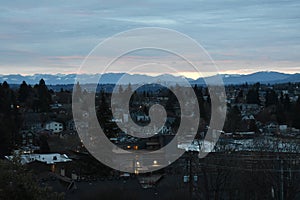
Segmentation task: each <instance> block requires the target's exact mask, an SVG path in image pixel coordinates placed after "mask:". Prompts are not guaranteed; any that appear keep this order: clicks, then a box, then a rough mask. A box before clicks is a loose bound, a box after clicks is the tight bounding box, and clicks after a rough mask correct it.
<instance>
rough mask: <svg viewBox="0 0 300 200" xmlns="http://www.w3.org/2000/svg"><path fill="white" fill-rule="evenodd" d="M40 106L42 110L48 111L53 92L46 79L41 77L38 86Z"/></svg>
mask: <svg viewBox="0 0 300 200" xmlns="http://www.w3.org/2000/svg"><path fill="white" fill-rule="evenodd" d="M37 93H38V107H39V111H40V112H48V111H49V108H50V103H51V102H52V100H51V94H50V92H49V90H48V88H47V86H46V83H45V81H44V79H41V80H40V82H39V84H38V86H37Z"/></svg>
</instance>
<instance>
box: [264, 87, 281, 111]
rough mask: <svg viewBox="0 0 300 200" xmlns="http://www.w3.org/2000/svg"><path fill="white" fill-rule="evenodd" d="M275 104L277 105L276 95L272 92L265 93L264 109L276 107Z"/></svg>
mask: <svg viewBox="0 0 300 200" xmlns="http://www.w3.org/2000/svg"><path fill="white" fill-rule="evenodd" d="M277 103H278V95H277V94H276V92H275V91H274V90H269V91H267V92H266V103H265V107H269V106H271V105H276V104H277Z"/></svg>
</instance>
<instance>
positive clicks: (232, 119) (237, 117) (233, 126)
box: [224, 106, 242, 132]
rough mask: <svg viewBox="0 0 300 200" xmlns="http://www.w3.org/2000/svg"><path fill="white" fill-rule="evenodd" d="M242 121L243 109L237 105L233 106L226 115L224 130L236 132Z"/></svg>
mask: <svg viewBox="0 0 300 200" xmlns="http://www.w3.org/2000/svg"><path fill="white" fill-rule="evenodd" d="M241 121H242V116H241V111H240V110H239V108H238V107H237V106H234V107H233V108H231V109H230V110H229V112H228V114H227V116H226V120H225V124H224V131H225V132H236V131H237V130H238V129H239V128H240V124H241Z"/></svg>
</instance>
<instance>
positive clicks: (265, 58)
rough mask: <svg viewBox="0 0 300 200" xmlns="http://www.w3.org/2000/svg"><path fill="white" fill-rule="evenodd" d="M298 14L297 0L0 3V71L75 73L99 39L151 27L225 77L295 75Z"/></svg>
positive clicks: (299, 42) (298, 49)
mask: <svg viewBox="0 0 300 200" xmlns="http://www.w3.org/2000/svg"><path fill="white" fill-rule="evenodd" d="M299 10H300V2H299V1H297V0H291V1H277V0H276V1H270V0H250V1H239V0H229V1H223V0H214V1H204V0H202V1H201V0H199V1H196V0H194V1H186V2H185V1H174V0H172V1H171V0H167V1H166V0H165V1H161V0H151V1H150V0H145V1H120V0H114V1H95V0H90V1H81V0H72V1H71V0H68V1H62V0H60V1H34V0H28V1H23V0H19V1H3V2H1V4H0V24H1V25H0V43H1V45H0V73H1V74H10V73H14V74H15V73H22V74H32V73H43V72H44V73H69V72H75V71H77V69H78V67H79V66H80V64H81V62H82V60H83V58H84V57H85V56H86V55H87V54H88V53H89V52H90V51H91V50H92V49H93V48H94V47H95V46H96V45H97V44H98V43H99V42H101V41H102V40H103V39H105V38H107V37H109V36H111V35H113V34H116V33H118V32H120V31H125V30H128V29H132V28H139V27H149V26H158V27H165V28H171V29H175V30H177V31H180V32H183V33H185V34H187V35H189V36H190V37H192V38H194V39H195V40H196V41H198V42H199V43H200V44H202V45H203V46H204V48H206V50H207V51H208V52H209V53H210V55H211V56H212V58H213V59H214V60H215V62H216V64H217V65H218V66H219V68H220V70H221V71H223V72H226V71H227V72H246V73H248V72H252V71H257V70H278V71H287V72H289V71H290V72H297V71H299V67H300V65H299V64H300V56H299V52H300V35H299V32H300V12H299Z"/></svg>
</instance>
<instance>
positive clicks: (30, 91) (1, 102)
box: [0, 79, 53, 156]
mask: <svg viewBox="0 0 300 200" xmlns="http://www.w3.org/2000/svg"><path fill="white" fill-rule="evenodd" d="M52 92H53V91H50V90H48V88H47V86H46V84H45V81H44V80H43V79H41V80H40V82H39V84H36V85H34V86H33V87H32V86H30V85H28V84H27V83H26V82H25V81H23V83H22V84H21V85H20V87H19V89H18V90H13V89H11V88H10V86H9V84H8V83H7V82H6V81H4V82H3V83H2V84H1V83H0V150H1V156H3V155H7V154H8V153H10V151H11V149H12V148H13V147H14V145H15V141H16V137H17V134H18V132H19V130H20V128H21V125H22V115H21V114H22V113H21V112H20V109H25V110H28V109H30V110H32V111H33V112H48V111H49V109H50V104H51V103H52V99H51V93H52Z"/></svg>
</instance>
